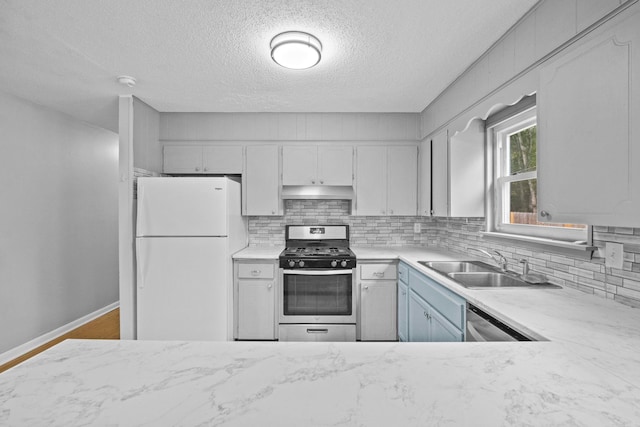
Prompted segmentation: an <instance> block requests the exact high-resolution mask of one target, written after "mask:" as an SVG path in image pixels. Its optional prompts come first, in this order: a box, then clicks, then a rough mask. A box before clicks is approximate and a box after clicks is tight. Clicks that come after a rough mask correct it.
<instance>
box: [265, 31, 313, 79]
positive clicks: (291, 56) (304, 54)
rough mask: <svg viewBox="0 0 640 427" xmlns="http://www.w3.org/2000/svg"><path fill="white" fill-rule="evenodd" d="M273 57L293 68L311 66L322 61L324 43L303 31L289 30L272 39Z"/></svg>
mask: <svg viewBox="0 0 640 427" xmlns="http://www.w3.org/2000/svg"><path fill="white" fill-rule="evenodd" d="M270 46H271V58H272V59H273V60H274V61H275V62H276V64H278V65H281V66H283V67H285V68H291V69H293V70H304V69H305V68H311V67H313V66H314V65H316V64H317V63H318V62H320V56H321V53H322V43H320V40H318V39H317V38H316V37H314V36H313V35H311V34H309V33H304V32H302V31H287V32H285V33H280V34H278V35H277V36H275V37H274V38H272V39H271V45H270Z"/></svg>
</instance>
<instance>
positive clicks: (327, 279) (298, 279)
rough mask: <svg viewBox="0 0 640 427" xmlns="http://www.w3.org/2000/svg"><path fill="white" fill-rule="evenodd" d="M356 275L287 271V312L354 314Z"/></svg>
mask: <svg viewBox="0 0 640 427" xmlns="http://www.w3.org/2000/svg"><path fill="white" fill-rule="evenodd" d="M351 281H352V275H351V274H340V275H332V276H315V275H296V274H285V275H284V283H283V293H284V294H283V296H284V298H283V312H284V315H285V316H350V315H351V314H352V310H353V304H352V298H353V295H352V294H353V292H352V286H351Z"/></svg>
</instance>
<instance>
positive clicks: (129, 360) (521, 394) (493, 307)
mask: <svg viewBox="0 0 640 427" xmlns="http://www.w3.org/2000/svg"><path fill="white" fill-rule="evenodd" d="M256 249H259V248H248V249H246V250H245V251H247V252H246V253H245V254H242V252H241V253H239V254H236V257H235V258H244V257H248V256H250V255H251V256H253V255H255V256H256V257H258V258H259V259H263V258H260V257H261V256H265V257H266V256H267V252H269V250H265V251H264V252H261V251H260V250H256ZM279 249H280V250H281V249H282V248H279ZM352 249H353V250H354V252H356V255H357V256H358V258H359V259H363V260H364V259H396V258H399V259H400V260H402V261H405V262H407V263H409V264H410V265H411V266H412V267H414V268H417V269H420V270H421V271H422V272H424V273H425V274H427V275H430V276H432V277H434V278H436V279H437V280H438V281H440V282H441V283H443V284H444V285H445V286H447V287H449V288H450V289H452V290H454V291H455V292H457V293H458V294H460V295H462V296H463V297H465V298H467V299H468V300H469V301H470V302H472V303H474V304H476V305H478V306H480V307H481V308H484V309H485V310H487V311H490V312H492V313H493V314H494V315H498V317H500V318H502V319H503V320H507V321H508V322H509V323H512V324H515V325H517V326H519V327H521V328H524V329H526V330H529V331H533V332H535V333H537V334H540V335H542V336H544V337H546V338H548V339H549V340H550V341H543V342H525V343H278V342H271V343H270V342H255V343H252V342H228V343H215V342H208V343H203V342H191V343H186V342H136V341H65V342H64V343H62V344H59V345H57V346H55V347H53V348H52V349H50V350H47V351H46V352H44V353H42V354H40V355H38V356H36V357H35V358H33V359H30V360H28V361H27V362H25V363H23V364H21V365H19V366H17V367H15V368H12V369H10V370H8V371H7V372H5V373H3V374H0V425H3V426H4V425H7V426H22V425H42V424H47V425H60V426H73V425H87V424H88V425H106V424H116V425H154V426H156V425H199V424H206V425H229V426H235V425H238V426H246V425H267V426H271V425H279V426H289V425H290V426H302V425H304V426H317V425H329V426H330V425H362V426H389V425H394V426H395V425H398V426H425V425H451V426H465V425H479V426H499V425H507V426H522V425H532V426H551V425H553V426H556V425H584V426H608V425H629V426H636V425H638V424H639V423H640V310H638V309H633V308H629V307H626V306H624V305H621V304H618V303H615V302H612V301H608V300H604V299H601V298H598V297H595V296H593V295H587V294H583V293H581V292H578V291H575V290H573V289H566V288H565V289H540V290H537V289H534V290H527V289H501V290H496V289H492V290H469V289H465V288H462V287H460V286H459V285H457V284H455V282H452V281H451V280H449V279H446V278H444V277H443V276H441V275H439V274H437V273H435V272H432V271H431V270H429V269H427V268H424V267H421V266H420V265H419V264H417V261H419V260H444V259H454V258H458V259H459V258H460V255H454V254H450V253H447V252H443V251H433V250H431V249H429V248H383V249H371V248H352ZM243 252H244V251H243ZM276 252H277V253H279V251H276ZM261 254H264V255H261ZM276 258H277V254H276V255H275V256H272V257H271V259H276ZM465 258H467V257H465ZM469 258H473V257H469Z"/></svg>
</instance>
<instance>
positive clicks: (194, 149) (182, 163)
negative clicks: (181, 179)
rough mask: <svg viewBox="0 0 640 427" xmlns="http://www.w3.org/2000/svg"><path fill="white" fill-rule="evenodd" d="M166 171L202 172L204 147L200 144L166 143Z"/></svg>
mask: <svg viewBox="0 0 640 427" xmlns="http://www.w3.org/2000/svg"><path fill="white" fill-rule="evenodd" d="M162 170H163V172H164V173H202V147H201V146H199V145H165V146H164V166H163V168H162Z"/></svg>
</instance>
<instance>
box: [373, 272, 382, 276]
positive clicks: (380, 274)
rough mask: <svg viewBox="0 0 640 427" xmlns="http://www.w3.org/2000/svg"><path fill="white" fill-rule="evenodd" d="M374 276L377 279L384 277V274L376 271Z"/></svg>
mask: <svg viewBox="0 0 640 427" xmlns="http://www.w3.org/2000/svg"><path fill="white" fill-rule="evenodd" d="M373 275H374V276H376V277H384V272H382V271H376V272H375V273H373Z"/></svg>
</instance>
